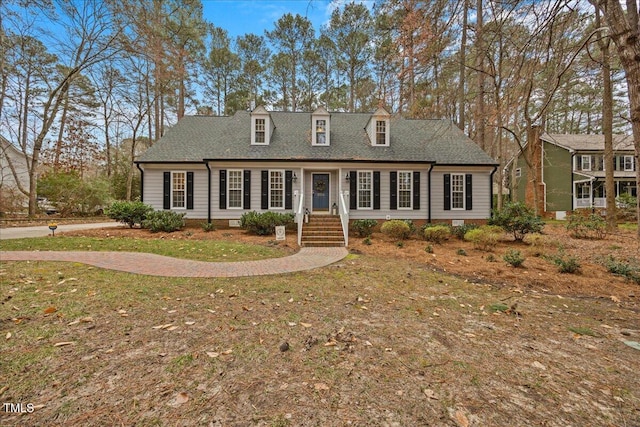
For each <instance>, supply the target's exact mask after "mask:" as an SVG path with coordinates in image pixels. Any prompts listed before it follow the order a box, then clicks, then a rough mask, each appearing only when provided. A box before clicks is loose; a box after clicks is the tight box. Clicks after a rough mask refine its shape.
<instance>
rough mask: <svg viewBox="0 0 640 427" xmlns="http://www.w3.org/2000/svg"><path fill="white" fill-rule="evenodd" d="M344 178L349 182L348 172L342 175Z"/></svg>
mask: <svg viewBox="0 0 640 427" xmlns="http://www.w3.org/2000/svg"><path fill="white" fill-rule="evenodd" d="M344 179H345V180H346V181H347V182H349V180H350V179H351V177H350V176H349V172H347V174H346V175H345V176H344Z"/></svg>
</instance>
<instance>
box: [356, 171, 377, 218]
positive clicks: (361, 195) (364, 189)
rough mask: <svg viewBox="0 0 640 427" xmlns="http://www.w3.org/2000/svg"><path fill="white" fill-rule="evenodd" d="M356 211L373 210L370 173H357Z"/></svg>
mask: <svg viewBox="0 0 640 427" xmlns="http://www.w3.org/2000/svg"><path fill="white" fill-rule="evenodd" d="M358 209H373V172H372V171H358Z"/></svg>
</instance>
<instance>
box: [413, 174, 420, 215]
mask: <svg viewBox="0 0 640 427" xmlns="http://www.w3.org/2000/svg"><path fill="white" fill-rule="evenodd" d="M413 209H414V210H418V209H420V172H414V173H413Z"/></svg>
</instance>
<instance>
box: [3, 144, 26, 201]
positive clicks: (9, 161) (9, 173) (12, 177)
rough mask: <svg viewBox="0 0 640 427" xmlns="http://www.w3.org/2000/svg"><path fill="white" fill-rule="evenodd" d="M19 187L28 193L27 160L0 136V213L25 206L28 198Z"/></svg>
mask: <svg viewBox="0 0 640 427" xmlns="http://www.w3.org/2000/svg"><path fill="white" fill-rule="evenodd" d="M12 169H13V170H12ZM14 171H15V174H14ZM20 186H21V187H22V188H23V189H24V190H25V191H26V192H29V169H28V168H27V160H26V158H25V156H24V154H23V153H22V152H20V150H18V149H17V148H16V147H14V146H13V144H11V143H10V142H9V141H7V140H6V139H5V138H3V137H1V136H0V212H10V211H15V210H21V209H22V208H24V207H25V206H27V204H28V198H27V196H25V195H24V193H22V192H21V191H20V189H19V187H20Z"/></svg>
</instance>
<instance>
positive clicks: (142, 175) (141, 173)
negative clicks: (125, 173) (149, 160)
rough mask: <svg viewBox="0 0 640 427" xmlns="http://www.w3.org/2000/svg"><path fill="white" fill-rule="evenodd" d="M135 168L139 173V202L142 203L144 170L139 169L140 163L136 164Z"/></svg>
mask: <svg viewBox="0 0 640 427" xmlns="http://www.w3.org/2000/svg"><path fill="white" fill-rule="evenodd" d="M136 167H137V168H138V170H139V171H140V201H141V202H144V170H142V168H141V167H140V163H136Z"/></svg>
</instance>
